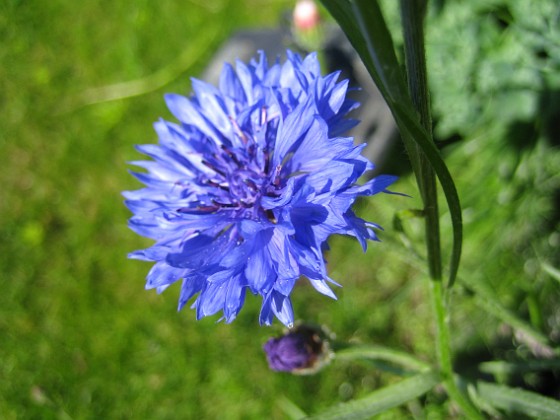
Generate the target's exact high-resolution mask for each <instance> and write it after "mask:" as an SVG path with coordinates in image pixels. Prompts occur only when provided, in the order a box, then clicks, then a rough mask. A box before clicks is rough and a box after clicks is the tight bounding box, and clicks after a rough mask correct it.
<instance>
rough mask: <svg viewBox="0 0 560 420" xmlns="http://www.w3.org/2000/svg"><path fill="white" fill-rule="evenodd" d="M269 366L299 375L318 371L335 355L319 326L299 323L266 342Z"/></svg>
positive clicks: (279, 370)
mask: <svg viewBox="0 0 560 420" xmlns="http://www.w3.org/2000/svg"><path fill="white" fill-rule="evenodd" d="M264 351H265V353H266V358H267V360H268V365H269V367H270V369H272V370H275V371H278V372H290V373H293V374H296V375H308V374H312V373H316V372H317V371H318V370H320V369H321V368H322V367H323V366H324V365H325V364H327V363H328V362H329V361H330V359H331V358H332V353H331V351H330V348H329V344H328V341H327V340H326V336H325V333H324V332H323V331H322V330H321V329H319V328H316V327H311V326H308V325H299V326H297V327H295V328H294V329H292V330H290V331H288V332H287V333H286V334H285V335H283V336H281V337H278V338H271V339H270V340H268V341H267V342H266V343H265V345H264Z"/></svg>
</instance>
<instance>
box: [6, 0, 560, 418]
mask: <svg viewBox="0 0 560 420" xmlns="http://www.w3.org/2000/svg"><path fill="white" fill-rule="evenodd" d="M291 4H292V2H290V1H281V0H278V1H270V2H266V7H263V6H262V3H261V2H260V1H258V0H243V1H233V0H229V1H228V0H222V1H213V2H211V3H210V4H207V3H205V2H203V1H200V0H192V1H188V2H179V1H171V2H158V3H156V2H148V1H139V2H134V3H119V2H108V1H103V2H91V1H85V2H69V1H64V0H53V1H50V2H40V1H37V0H36V1H29V2H24V1H16V0H10V1H5V2H3V3H1V4H0V37H1V39H2V40H3V42H2V45H1V46H0V63H2V64H1V65H0V103H1V105H2V107H1V109H2V111H3V112H2V113H1V114H0V127H1V128H0V156H1V157H2V159H3V161H2V166H1V168H0V185H1V187H0V221H1V222H0V284H1V286H2V293H1V294H0V360H1V363H0V417H1V418H6V419H11V418H157V419H165V418H231V419H238V418H278V419H279V418H285V414H284V411H283V410H282V407H281V405H282V403H281V401H282V398H283V397H286V398H288V399H289V400H291V401H293V402H294V403H295V404H297V405H298V406H300V407H301V408H302V409H304V410H305V411H307V412H317V411H318V410H320V409H321V408H325V407H327V406H329V405H331V404H333V403H336V402H337V401H344V400H347V399H349V398H352V397H356V396H359V395H363V394H364V393H366V392H367V391H369V390H372V389H375V388H377V387H378V386H380V385H382V384H384V383H387V382H391V381H393V380H395V379H396V378H395V377H394V376H393V375H390V374H384V373H381V372H378V371H376V370H374V369H371V368H370V367H368V366H365V365H357V366H356V365H348V364H345V363H339V362H335V363H334V364H333V366H332V367H330V368H328V369H326V370H324V371H322V372H321V373H319V374H318V375H316V376H313V377H293V376H289V375H284V374H274V373H272V372H270V371H269V370H268V368H267V366H266V362H265V359H264V355H263V354H262V352H261V347H262V344H263V343H264V342H265V341H266V339H267V338H268V337H269V336H270V335H274V334H277V333H278V332H280V331H281V327H280V326H278V325H276V326H275V327H272V328H262V327H259V326H258V312H259V307H260V301H259V300H258V299H257V298H255V297H253V296H249V297H248V299H247V303H246V305H245V308H244V309H243V311H242V312H241V314H240V316H239V317H238V319H237V320H236V321H235V322H234V323H233V324H232V325H225V324H223V323H220V324H216V323H215V321H216V319H215V318H214V319H204V320H202V321H199V322H197V321H195V320H194V313H193V312H192V311H190V310H188V309H185V310H184V311H183V312H181V313H177V312H176V310H175V309H176V301H177V295H178V290H179V287H178V285H177V286H176V287H171V288H170V289H169V290H168V291H166V292H165V293H164V294H163V295H156V294H155V293H154V292H152V291H150V292H146V291H145V290H144V288H143V286H144V278H145V275H146V273H147V271H148V269H149V264H144V263H140V262H138V261H131V260H127V259H126V254H127V253H128V252H129V251H131V250H135V249H139V248H142V247H145V246H146V245H148V244H149V241H147V240H143V239H142V238H139V237H138V236H137V235H135V234H133V233H132V232H130V231H129V230H128V228H127V227H126V220H127V218H128V217H129V213H128V211H127V210H126V208H125V207H124V206H123V204H122V201H123V200H122V197H121V195H120V193H121V191H123V190H127V189H135V188H137V187H138V183H137V182H136V181H135V180H134V179H133V178H132V177H131V176H130V175H129V174H128V173H127V169H128V168H127V164H126V162H127V161H129V160H134V159H137V158H138V154H137V152H135V150H134V147H133V146H134V145H135V144H144V143H149V142H155V141H156V139H155V134H154V133H153V130H152V122H153V121H155V120H156V119H157V118H158V117H159V116H164V117H168V116H169V113H168V111H167V110H166V109H165V104H164V102H163V99H162V94H163V93H164V92H180V93H187V92H188V91H189V89H190V82H189V81H188V77H189V76H196V75H199V74H200V73H201V72H202V70H203V69H204V66H205V63H206V62H207V61H208V60H209V59H210V58H211V56H212V54H213V53H214V52H215V51H216V49H217V48H218V47H219V46H220V45H221V44H222V42H223V41H224V40H225V39H227V37H228V36H229V35H230V34H231V33H232V32H233V31H235V30H236V29H238V28H248V27H260V26H269V27H270V26H274V25H276V24H277V23H278V20H279V16H280V14H281V13H282V12H283V11H285V10H286V9H288V8H289V7H290V6H291ZM191 48H192V51H193V55H196V57H197V59H196V60H195V61H193V63H192V65H191V66H189V67H188V68H185V69H184V71H183V73H182V74H181V75H180V77H178V78H176V79H174V80H173V81H172V82H170V83H169V84H167V85H166V86H165V87H163V88H161V89H157V90H155V91H153V92H149V93H146V94H145V95H142V96H138V97H135V98H132V99H124V100H119V101H113V102H106V103H100V104H94V105H91V106H86V107H77V106H76V102H75V101H73V100H74V99H75V98H80V97H81V96H80V95H83V92H86V91H88V89H91V88H96V87H102V86H107V85H111V84H114V83H119V82H123V81H129V80H134V79H138V78H143V77H147V76H149V75H151V74H154V73H156V72H158V71H159V70H161V69H162V68H165V67H167V66H169V65H172V63H176V62H177V60H178V57H179V56H180V55H181V54H182V53H183V52H184V51H185V50H186V49H191ZM170 63H171V64H170ZM73 106H74V108H73ZM494 135H495V138H492V137H489V138H485V139H484V140H485V141H483V140H482V139H481V138H480V136H473V138H471V139H468V140H467V141H465V142H464V143H462V144H461V145H460V146H457V147H455V148H454V150H451V151H449V152H448V155H449V156H448V158H449V164H450V167H451V171H452V173H453V174H454V175H457V177H458V178H457V180H458V186H459V191H460V194H461V196H462V198H463V204H464V206H465V215H466V217H465V231H466V242H465V258H464V266H463V269H462V271H461V273H462V275H463V276H468V277H471V278H475V279H476V280H478V281H480V282H483V283H484V284H487V285H488V287H490V288H491V289H492V291H493V292H494V293H495V294H496V295H497V296H498V297H499V299H500V301H501V302H503V303H504V305H506V306H507V307H508V308H510V309H511V310H512V311H514V312H516V313H518V314H519V315H520V316H521V317H522V318H523V319H526V320H527V321H528V322H530V323H531V324H532V325H534V326H535V328H539V329H541V330H543V331H544V332H545V333H547V334H549V335H551V334H552V335H554V334H556V340H558V336H559V335H560V327H559V326H558V325H559V323H560V321H559V319H560V314H559V313H558V309H557V308H556V305H555V302H557V299H558V296H559V290H560V288H559V286H560V285H559V284H558V282H554V281H553V280H551V278H550V276H547V275H546V274H543V272H542V270H540V269H539V265H538V264H539V260H538V258H543V259H545V260H547V261H548V262H549V263H550V264H553V265H554V264H557V263H558V261H557V259H556V260H555V258H556V257H557V253H556V252H555V251H554V249H557V245H558V242H559V239H558V232H557V231H556V230H555V229H557V224H556V225H555V224H554V223H557V217H558V215H557V213H555V211H556V212H557V211H558V210H557V208H556V209H555V208H554V204H555V203H554V202H553V200H552V199H551V194H553V193H554V191H556V190H557V188H558V185H559V181H558V175H557V173H556V172H557V168H558V167H560V159H558V151H557V149H554V148H551V146H549V145H547V144H546V143H542V142H540V143H538V146H537V147H534V148H531V149H529V150H524V151H521V152H519V151H517V150H515V149H510V148H508V147H507V146H504V145H503V144H502V143H500V142H499V141H498V137H499V133H498V134H494ZM497 156H500V159H499V162H497ZM397 159H402V160H405V159H406V157H405V156H403V155H400V156H397ZM555 168H556V169H555ZM395 189H396V190H398V191H402V192H405V193H407V194H410V195H413V196H414V195H415V191H416V190H415V186H414V183H413V181H412V180H411V179H410V176H408V175H405V176H403V177H402V179H401V180H400V181H399V183H398V184H397V185H396V186H395ZM556 205H557V203H556ZM418 206H419V202H418V200H417V199H415V198H411V199H409V198H404V197H396V196H379V197H375V198H374V199H372V200H370V201H367V202H361V203H359V211H360V213H361V214H362V215H364V216H365V217H366V218H369V219H371V220H374V221H375V222H377V223H379V224H381V225H382V226H384V227H385V228H386V231H385V232H382V233H380V237H381V239H382V241H383V242H382V243H381V244H378V243H374V244H371V246H370V249H369V251H368V252H367V253H366V254H362V253H361V251H360V248H359V246H358V244H356V243H354V242H353V241H351V240H349V239H346V238H336V239H335V240H334V241H333V242H332V250H331V251H330V252H329V255H328V260H329V269H330V271H331V276H332V277H333V278H335V279H336V280H338V281H339V282H340V283H341V284H343V286H344V287H343V288H342V289H339V290H337V295H338V297H339V300H338V301H337V302H332V301H330V300H329V299H328V298H325V297H323V296H320V295H318V294H317V293H316V292H315V291H314V290H313V289H312V288H311V287H309V286H308V285H306V284H304V282H302V284H301V285H299V286H298V287H297V290H296V291H295V293H294V307H295V310H296V314H297V316H298V317H299V318H300V319H304V320H309V321H311V322H314V323H318V324H325V325H327V326H328V327H329V328H330V329H331V330H332V331H333V332H335V333H336V334H337V336H338V338H339V339H340V340H343V341H345V340H352V341H355V342H373V343H377V344H383V345H387V346H394V347H395V348H398V349H400V350H405V351H410V352H413V353H414V354H417V355H418V356H419V357H420V358H423V359H424V360H427V361H433V360H435V357H436V355H435V354H434V350H433V344H432V343H433V341H432V337H433V325H432V323H431V308H430V307H429V305H428V304H427V302H426V296H427V293H428V285H427V282H426V281H425V279H424V274H423V265H422V262H421V261H420V260H418V259H417V258H414V257H413V252H411V251H410V250H407V248H406V247H405V246H403V244H402V243H401V242H400V240H399V234H398V233H397V232H396V231H394V229H393V228H392V225H391V224H392V218H393V214H394V213H395V212H397V211H400V210H404V209H408V208H414V207H418ZM442 221H443V223H444V224H445V223H446V222H445V221H446V219H445V215H443V217H442ZM406 229H407V231H408V232H409V234H410V236H412V237H413V238H414V237H415V235H420V233H419V224H418V225H417V223H416V221H414V220H412V221H407V222H406ZM444 240H447V239H444ZM419 249H420V250H421V247H419ZM556 266H557V265H556ZM453 307H454V308H457V311H456V313H457V315H454V317H453V319H452V320H453V322H454V323H455V324H454V325H456V326H457V328H456V329H454V332H455V333H456V334H455V336H454V338H455V345H456V348H457V350H458V351H459V353H460V354H464V358H465V359H469V360H472V359H473V358H474V357H475V356H476V357H481V358H488V357H489V356H500V355H503V354H505V353H506V352H508V351H509V352H510V353H511V351H514V350H516V349H518V348H517V347H515V339H512V333H508V332H506V333H504V332H503V328H502V329H500V328H501V327H500V326H503V323H502V322H501V321H500V320H498V319H496V318H495V317H493V316H491V315H490V314H488V313H486V312H484V311H481V310H480V306H477V302H476V296H475V295H473V294H472V293H471V292H470V291H469V290H468V289H467V288H465V287H463V286H461V285H459V286H458V288H457V292H456V294H455V296H454V301H453ZM500 331H502V332H500ZM553 333H554V334H553ZM504 341H505V342H506V343H505V344H504V343H503V342H504ZM496 343H498V344H500V345H499V346H498V347H496ZM500 352H501V353H500ZM481 353H482V355H481ZM441 401H442V397H441V396H440V395H438V394H434V395H431V396H429V397H428V413H430V412H433V415H435V416H439V417H444V416H445V410H443V409H440V408H438V404H439V403H440V402H441ZM431 402H433V404H430V403H431ZM403 413H404V412H403V411H399V410H395V411H394V412H392V414H391V413H390V414H388V418H391V416H399V415H404V414H403Z"/></svg>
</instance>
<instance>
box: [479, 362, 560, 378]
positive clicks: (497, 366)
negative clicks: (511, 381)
mask: <svg viewBox="0 0 560 420" xmlns="http://www.w3.org/2000/svg"><path fill="white" fill-rule="evenodd" d="M478 367H479V369H480V371H481V372H485V373H491V374H493V375H504V374H507V375H512V374H521V373H527V372H535V371H546V370H555V371H560V360H559V359H540V360H523V361H518V362H504V361H502V360H495V361H491V362H483V363H481V364H480V365H478Z"/></svg>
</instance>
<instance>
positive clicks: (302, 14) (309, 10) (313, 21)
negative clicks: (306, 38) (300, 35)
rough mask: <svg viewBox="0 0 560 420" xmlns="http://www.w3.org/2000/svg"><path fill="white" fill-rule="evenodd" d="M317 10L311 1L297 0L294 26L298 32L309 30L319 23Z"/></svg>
mask: <svg viewBox="0 0 560 420" xmlns="http://www.w3.org/2000/svg"><path fill="white" fill-rule="evenodd" d="M319 20H320V16H319V9H318V8H317V5H316V4H315V2H314V1H313V0H299V1H298V2H297V3H296V7H295V9H294V25H295V27H296V28H297V29H300V30H303V31H305V30H309V29H312V28H314V27H315V26H317V24H318V23H319Z"/></svg>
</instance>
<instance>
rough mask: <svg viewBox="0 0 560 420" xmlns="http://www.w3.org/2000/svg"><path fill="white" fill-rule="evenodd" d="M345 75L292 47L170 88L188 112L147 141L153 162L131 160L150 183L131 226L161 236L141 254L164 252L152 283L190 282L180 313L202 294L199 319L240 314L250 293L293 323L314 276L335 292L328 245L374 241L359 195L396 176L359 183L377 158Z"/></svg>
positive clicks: (131, 202)
mask: <svg viewBox="0 0 560 420" xmlns="http://www.w3.org/2000/svg"><path fill="white" fill-rule="evenodd" d="M338 77H339V73H332V74H329V75H327V76H325V77H323V76H321V74H320V69H319V62H318V60H317V57H316V55H315V54H310V55H308V56H307V57H306V58H305V59H303V60H302V59H301V57H300V56H299V55H297V54H294V53H292V52H290V51H288V52H287V60H286V61H285V62H284V63H283V64H281V63H279V62H276V63H275V64H273V65H271V66H269V65H268V64H267V60H266V57H265V55H264V54H263V53H261V54H260V57H259V58H258V60H255V59H253V60H251V62H250V63H249V64H248V65H246V64H244V63H242V62H240V61H238V62H237V63H236V69H235V70H234V69H233V67H232V66H231V65H229V64H226V65H225V66H224V68H223V71H222V73H221V77H220V82H219V87H218V88H216V87H214V86H212V85H209V84H207V83H204V82H202V81H200V80H196V79H193V80H192V86H193V90H194V95H193V96H192V97H191V98H186V97H184V96H180V95H166V97H165V99H166V102H167V106H168V107H169V109H170V111H171V113H172V114H173V115H174V116H175V117H176V118H177V119H178V120H179V124H174V123H171V122H167V121H164V120H160V121H159V122H157V123H155V130H156V132H157V134H158V137H159V145H144V146H139V147H138V150H139V151H140V152H142V153H143V154H145V155H148V156H149V157H150V158H152V160H150V161H137V162H132V163H133V164H134V165H137V166H139V167H142V168H145V169H146V170H147V173H134V175H135V176H136V177H137V178H138V179H139V180H140V181H141V182H143V183H144V184H145V185H146V187H145V188H143V189H140V190H137V191H131V192H125V193H124V196H125V197H126V199H127V200H126V205H127V206H128V208H129V209H130V210H131V211H132V212H133V213H134V215H133V217H131V219H130V222H129V225H130V227H131V229H132V230H134V231H135V232H137V233H138V234H140V235H142V236H146V237H149V238H152V239H154V240H155V241H156V243H155V244H154V245H153V246H152V247H150V248H148V249H145V250H140V251H136V252H133V253H131V254H130V255H129V256H130V257H131V258H137V259H141V260H146V261H154V262H155V264H154V266H153V267H152V269H151V270H150V272H149V274H148V276H147V284H146V288H147V289H152V288H156V289H157V291H158V292H162V291H163V290H165V289H166V288H167V287H168V286H169V285H170V284H172V283H174V282H175V281H177V280H179V279H182V287H181V294H180V297H179V310H180V309H182V308H183V306H184V305H185V304H186V302H187V301H189V300H190V299H191V298H192V297H193V296H195V295H197V294H198V296H197V297H196V300H195V301H194V304H193V307H194V308H196V315H197V319H200V318H202V317H204V316H207V315H213V314H215V313H218V312H220V311H221V312H223V318H224V319H225V321H226V322H228V323H229V322H231V321H233V320H234V319H235V317H236V316H237V314H238V313H239V311H240V309H241V307H242V306H243V303H244V299H245V294H246V291H247V290H249V291H251V292H252V293H253V294H258V295H260V296H261V297H262V299H263V304H262V309H261V313H260V323H261V324H266V325H269V324H271V322H272V320H273V317H274V316H276V317H277V318H278V319H279V320H280V321H281V322H282V323H284V324H285V325H287V326H291V325H292V323H293V319H294V315H293V309H292V304H291V301H290V293H291V291H292V289H293V287H294V284H295V283H296V281H297V280H298V279H299V278H300V277H301V276H305V277H307V278H308V279H309V281H310V283H311V285H312V286H313V287H314V288H315V289H317V290H318V291H319V292H320V293H322V294H325V295H327V296H330V297H332V298H335V295H334V293H333V292H332V290H331V289H330V287H329V286H328V283H327V282H331V283H334V284H336V283H335V282H334V281H333V280H331V279H330V278H329V277H328V275H327V270H326V267H325V260H324V259H323V255H322V249H323V248H326V241H327V239H328V237H329V236H330V235H332V234H344V235H351V236H354V237H356V238H357V239H358V241H360V243H361V244H362V247H363V248H364V250H365V248H366V242H367V240H368V239H372V240H375V239H377V238H376V236H375V233H374V231H373V228H376V227H378V226H377V225H375V224H373V223H369V222H366V221H364V220H362V219H361V218H359V217H357V216H356V215H355V214H354V213H353V212H352V210H351V209H350V207H351V205H352V204H353V203H354V201H355V200H356V198H357V197H359V196H369V195H373V194H376V193H378V192H382V191H385V190H386V188H387V187H388V186H389V185H390V184H391V183H392V182H394V181H395V177H392V176H378V177H376V178H374V179H372V180H370V181H368V182H366V183H365V184H363V185H357V184H356V181H357V180H358V178H359V177H360V176H362V175H363V174H364V173H365V172H366V171H368V170H371V169H372V168H373V165H372V164H371V163H370V162H369V161H368V160H367V159H365V158H364V157H362V156H361V155H360V152H361V150H362V148H363V146H364V145H360V146H355V145H354V143H353V140H352V138H348V137H340V135H341V134H342V133H343V132H345V131H346V130H348V129H349V128H351V127H352V126H353V125H355V121H352V120H349V119H346V118H345V115H346V114H347V113H348V111H350V110H351V109H352V108H354V107H355V106H356V105H357V104H356V103H355V102H354V101H351V100H349V99H347V98H346V91H347V85H348V82H347V81H341V82H339V81H337V79H338Z"/></svg>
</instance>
